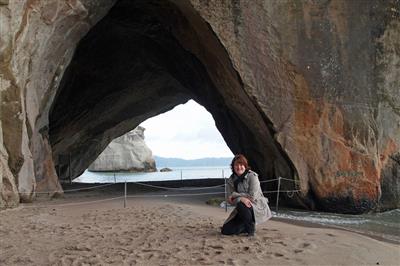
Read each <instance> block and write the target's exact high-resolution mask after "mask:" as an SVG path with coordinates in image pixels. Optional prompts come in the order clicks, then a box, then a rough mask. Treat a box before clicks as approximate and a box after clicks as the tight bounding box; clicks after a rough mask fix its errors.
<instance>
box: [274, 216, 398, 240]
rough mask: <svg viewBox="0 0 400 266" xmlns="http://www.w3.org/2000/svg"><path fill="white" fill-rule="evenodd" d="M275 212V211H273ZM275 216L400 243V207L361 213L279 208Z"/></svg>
mask: <svg viewBox="0 0 400 266" xmlns="http://www.w3.org/2000/svg"><path fill="white" fill-rule="evenodd" d="M273 213H274V212H273ZM274 216H275V217H279V218H284V219H289V220H295V221H303V222H310V223H314V224H319V225H327V226H331V227H336V228H341V229H347V230H350V231H354V232H358V233H364V234H367V235H370V236H374V237H377V238H381V239H385V240H389V241H392V242H396V243H400V209H394V210H391V211H386V212H381V213H367V214H360V215H350V214H337V213H326V212H315V211H313V212H311V211H298V210H279V212H278V213H274Z"/></svg>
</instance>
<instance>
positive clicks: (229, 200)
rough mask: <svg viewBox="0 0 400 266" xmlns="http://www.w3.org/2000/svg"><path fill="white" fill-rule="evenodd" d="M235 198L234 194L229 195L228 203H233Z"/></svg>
mask: <svg viewBox="0 0 400 266" xmlns="http://www.w3.org/2000/svg"><path fill="white" fill-rule="evenodd" d="M233 200H234V198H233V197H232V196H229V197H228V203H229V204H230V205H233Z"/></svg>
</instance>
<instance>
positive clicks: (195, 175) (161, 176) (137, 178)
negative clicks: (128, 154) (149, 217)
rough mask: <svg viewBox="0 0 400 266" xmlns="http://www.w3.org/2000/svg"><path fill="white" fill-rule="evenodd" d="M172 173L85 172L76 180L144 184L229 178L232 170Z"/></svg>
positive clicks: (175, 170)
mask: <svg viewBox="0 0 400 266" xmlns="http://www.w3.org/2000/svg"><path fill="white" fill-rule="evenodd" d="M170 169H171V170H172V171H170V172H149V173H143V172H141V173H126V172H115V173H114V172H91V171H87V170H86V171H85V172H84V173H83V174H82V175H81V176H79V177H77V178H76V179H74V182H80V183H112V182H117V183H118V182H125V181H127V182H143V181H167V180H185V179H206V178H228V177H229V176H230V175H231V170H230V168H229V167H228V166H221V167H215V166H213V167H205V166H204V167H179V168H178V167H170Z"/></svg>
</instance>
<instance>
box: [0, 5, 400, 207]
mask: <svg viewBox="0 0 400 266" xmlns="http://www.w3.org/2000/svg"><path fill="white" fill-rule="evenodd" d="M4 3H5V4H2V6H0V12H2V15H4V16H3V20H4V21H3V22H4V23H3V25H5V28H6V29H7V30H6V33H7V34H5V35H4V36H5V37H4V38H3V40H2V42H1V43H0V51H1V52H2V53H1V59H2V62H4V63H2V64H1V66H0V70H1V73H2V76H1V78H2V80H1V83H2V88H1V93H2V106H1V107H2V113H1V128H2V134H1V135H2V138H3V141H2V143H3V146H2V147H0V148H1V149H0V150H1V154H2V160H1V165H2V177H3V179H2V180H3V181H2V182H1V183H0V184H1V186H0V192H1V200H0V206H11V205H13V204H15V203H16V202H18V201H19V200H20V199H19V198H18V195H20V196H21V200H31V199H32V198H33V197H34V193H35V191H37V190H39V191H43V190H60V191H61V188H60V186H59V182H58V177H57V175H56V173H55V167H56V165H57V163H58V162H57V160H58V158H59V155H62V154H72V158H74V159H73V164H72V168H71V170H72V171H73V174H74V175H78V174H79V173H80V172H81V171H83V170H84V169H85V167H87V166H88V165H89V164H90V161H91V160H93V159H94V158H95V156H96V155H97V154H98V153H100V152H101V149H102V148H104V147H105V146H106V145H107V143H108V142H109V141H110V140H111V139H112V138H114V137H117V136H119V135H121V134H123V133H124V132H126V131H128V130H129V129H132V128H133V127H135V126H136V125H137V124H139V123H140V122H141V121H143V120H144V119H146V118H148V117H151V116H153V115H156V114H158V113H160V112H163V111H166V110H168V109H170V108H172V107H173V106H174V105H176V104H179V103H182V102H185V101H187V100H188V99H189V98H193V99H195V100H196V101H198V102H199V103H200V104H202V105H203V106H205V107H206V108H207V109H208V110H209V111H210V113H211V114H212V115H213V117H214V119H215V121H216V125H217V128H218V129H219V130H220V132H221V134H222V135H223V136H224V138H225V140H226V142H227V144H228V146H229V147H230V148H231V149H232V151H233V152H235V153H236V152H243V153H246V154H247V155H248V157H249V158H250V160H251V162H252V165H253V167H254V168H255V170H257V171H258V172H259V173H260V174H261V176H262V178H263V179H267V178H273V177H275V176H278V175H279V176H285V177H288V178H292V179H295V180H298V181H299V188H300V189H301V193H300V194H299V195H300V196H299V198H297V202H300V203H301V204H303V205H304V206H308V207H310V208H315V207H316V208H320V209H325V210H331V211H341V212H362V211H367V210H371V209H375V208H376V207H378V206H379V205H380V204H381V206H383V205H385V208H393V207H396V206H397V207H398V206H399V200H398V199H399V196H398V195H399V183H398V182H397V181H396V180H399V178H398V173H399V172H400V171H399V170H398V169H399V166H398V165H397V164H396V160H395V159H396V158H397V157H396V156H398V153H399V143H400V134H399V129H400V122H399V113H398V110H399V107H398V104H397V103H398V102H399V97H400V95H399V93H398V87H399V86H398V80H396V78H393V77H396V76H398V74H399V73H398V71H399V70H398V68H396V58H398V50H396V49H395V47H397V46H398V44H399V43H400V41H399V39H400V37H399V28H400V25H399V23H398V20H399V14H398V13H396V12H395V11H393V10H397V9H396V8H394V7H395V5H396V0H393V1H387V2H385V3H379V4H376V3H373V2H368V4H365V3H359V2H348V3H347V2H346V3H345V2H340V1H328V2H318V3H311V2H306V1H304V2H302V1H300V2H291V1H271V2H268V1H251V2H250V1H226V2H223V3H221V2H220V1H217V0H215V1H214V0H207V1H201V0H190V1H175V0H169V1H167V0H166V1H144V0H137V1H127V0H120V1H114V0H109V1H92V0H81V1H59V0H53V1H45V2H40V3H37V2H34V1H32V2H31V1H27V2H26V3H21V2H19V1H9V2H8V1H5V2H4ZM356 11H357V14H358V15H357V16H354V15H352V14H353V12H356ZM2 36H3V34H2ZM78 41H79V44H78ZM75 47H76V50H75ZM60 81H61V82H60ZM63 171H66V169H61V175H60V178H63ZM4 184H6V185H4ZM393 185H394V189H393ZM288 186H289V185H288ZM289 187H290V188H291V186H289ZM382 191H386V194H385V197H382ZM18 192H19V193H20V194H18ZM382 198H384V199H385V203H384V204H383V205H382V201H381V199H382Z"/></svg>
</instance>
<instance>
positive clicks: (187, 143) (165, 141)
mask: <svg viewBox="0 0 400 266" xmlns="http://www.w3.org/2000/svg"><path fill="white" fill-rule="evenodd" d="M140 126H142V127H144V128H145V129H146V130H145V131H144V137H145V142H146V144H147V146H148V147H149V148H150V149H151V150H152V152H153V156H154V155H157V156H161V157H174V158H182V159H198V158H204V157H232V156H233V154H232V152H231V151H230V149H229V148H228V146H227V145H226V143H225V141H224V139H223V138H222V136H221V133H219V131H218V129H217V128H216V126H215V122H214V119H213V117H212V116H211V114H210V113H209V112H208V111H207V110H206V109H205V108H204V107H203V106H201V105H199V104H198V103H196V102H195V101H193V100H189V101H188V102H187V103H186V104H181V105H177V106H176V107H175V108H174V109H172V110H171V111H168V112H166V113H163V114H160V115H158V116H155V117H152V118H149V119H147V120H146V121H144V122H143V123H142V124H141V125H140Z"/></svg>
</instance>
